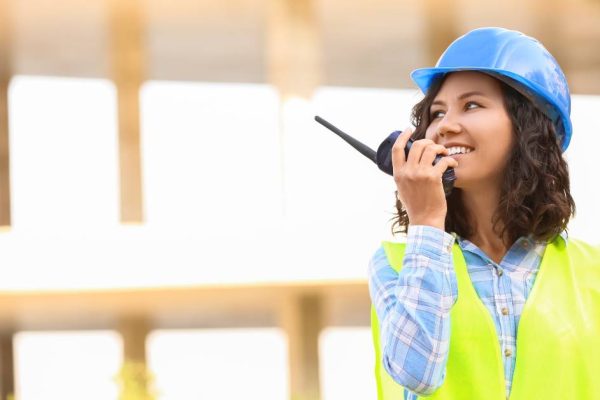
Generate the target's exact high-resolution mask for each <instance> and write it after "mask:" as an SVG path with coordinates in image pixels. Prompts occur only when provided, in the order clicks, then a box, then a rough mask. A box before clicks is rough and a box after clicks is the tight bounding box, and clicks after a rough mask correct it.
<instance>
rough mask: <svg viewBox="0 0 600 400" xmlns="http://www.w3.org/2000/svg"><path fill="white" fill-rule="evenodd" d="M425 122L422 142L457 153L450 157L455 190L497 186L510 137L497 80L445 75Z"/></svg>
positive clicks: (509, 148)
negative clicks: (424, 138)
mask: <svg viewBox="0 0 600 400" xmlns="http://www.w3.org/2000/svg"><path fill="white" fill-rule="evenodd" d="M430 120H431V123H430V125H429V127H428V128H427V131H426V133H425V137H426V138H428V139H431V140H433V141H434V142H436V143H438V144H442V145H444V146H445V147H446V148H450V149H451V152H450V154H452V153H453V152H454V151H460V152H461V153H462V154H455V155H451V157H453V158H455V159H456V160H457V161H458V167H456V168H455V169H454V171H455V174H456V182H455V186H456V187H459V188H462V189H479V190H480V189H485V188H486V187H489V186H490V185H492V187H496V188H499V187H500V184H501V182H502V176H503V172H504V169H505V167H506V163H507V160H508V158H509V155H510V153H511V151H512V148H513V144H514V137H513V129H512V123H511V121H510V118H509V116H508V114H507V112H506V109H505V108H504V101H503V94H502V88H501V84H500V82H499V81H497V80H496V79H494V78H492V77H490V76H488V75H486V74H483V73H479V72H472V71H461V72H454V73H451V74H450V75H449V76H448V77H447V78H446V79H445V81H444V83H443V84H442V87H441V88H440V91H439V92H438V94H437V95H436V96H435V98H434V100H433V103H432V105H431V108H430ZM461 147H463V148H462V149H460V148H461ZM465 148H466V149H465ZM465 150H466V153H465Z"/></svg>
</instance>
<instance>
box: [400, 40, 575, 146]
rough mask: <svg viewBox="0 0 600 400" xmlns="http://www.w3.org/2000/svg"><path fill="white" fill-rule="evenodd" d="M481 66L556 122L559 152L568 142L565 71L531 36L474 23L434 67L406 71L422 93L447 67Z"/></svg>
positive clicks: (569, 126)
mask: <svg viewBox="0 0 600 400" xmlns="http://www.w3.org/2000/svg"><path fill="white" fill-rule="evenodd" d="M456 71H481V72H484V73H487V74H490V75H492V76H494V77H496V78H498V79H500V80H501V81H503V82H505V83H507V84H509V85H510V86H511V87H513V88H515V89H516V90H517V91H519V92H520V93H522V94H523V95H525V96H526V97H527V98H528V99H530V100H531V101H532V102H533V103H534V104H535V105H536V106H537V107H538V108H539V109H540V110H541V111H542V112H543V113H544V114H546V115H547V116H548V117H549V118H550V119H551V120H552V121H553V122H554V126H555V127H556V133H557V135H559V138H560V139H561V140H560V142H561V146H562V151H565V150H566V149H567V147H568V146H569V142H570V141H571V133H572V130H573V126H572V124H571V118H570V115H571V95H570V93H569V86H568V84H567V79H566V78H565V74H564V73H563V72H562V70H561V69H560V66H559V65H558V63H557V62H556V60H555V59H554V57H553V56H552V54H550V52H549V51H548V50H546V48H545V47H544V46H543V45H542V44H541V43H540V42H539V41H537V40H536V39H534V38H532V37H529V36H527V35H525V34H523V33H521V32H518V31H512V30H508V29H504V28H479V29H474V30H472V31H470V32H468V33H467V34H465V35H463V36H461V37H459V38H458V39H456V40H455V41H454V42H453V43H452V44H450V46H449V47H448V48H447V49H446V51H445V52H444V53H443V54H442V56H441V57H440V59H439V60H438V62H437V64H436V66H435V67H434V68H420V69H416V70H414V71H413V72H412V73H411V74H410V76H411V78H412V80H413V81H414V82H415V83H416V84H417V86H419V88H420V89H421V90H422V91H423V93H426V92H427V90H428V89H429V86H430V85H431V84H432V82H433V81H435V80H436V79H437V78H439V77H441V76H442V75H444V74H447V73H449V72H456Z"/></svg>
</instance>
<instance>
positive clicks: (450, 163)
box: [433, 157, 458, 176]
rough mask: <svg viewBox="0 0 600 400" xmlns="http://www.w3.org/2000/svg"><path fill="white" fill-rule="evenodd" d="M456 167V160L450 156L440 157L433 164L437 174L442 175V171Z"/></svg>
mask: <svg viewBox="0 0 600 400" xmlns="http://www.w3.org/2000/svg"><path fill="white" fill-rule="evenodd" d="M456 167H458V161H456V160H455V159H454V158H452V157H442V159H441V160H440V161H439V162H438V163H437V164H435V165H434V166H433V169H434V170H435V171H436V173H437V174H439V176H442V175H443V174H444V172H446V170H447V169H448V168H456Z"/></svg>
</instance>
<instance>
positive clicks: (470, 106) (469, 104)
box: [465, 101, 481, 110]
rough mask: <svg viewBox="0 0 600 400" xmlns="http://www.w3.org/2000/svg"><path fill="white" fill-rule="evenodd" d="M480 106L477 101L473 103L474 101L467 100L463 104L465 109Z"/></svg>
mask: <svg viewBox="0 0 600 400" xmlns="http://www.w3.org/2000/svg"><path fill="white" fill-rule="evenodd" d="M480 107H481V106H480V105H479V104H478V103H475V102H474V101H469V102H467V103H466V104H465V110H471V109H474V108H480Z"/></svg>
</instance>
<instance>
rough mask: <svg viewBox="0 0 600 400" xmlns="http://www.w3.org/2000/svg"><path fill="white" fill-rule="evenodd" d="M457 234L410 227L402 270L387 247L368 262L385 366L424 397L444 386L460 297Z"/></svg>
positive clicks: (396, 379) (402, 382)
mask: <svg viewBox="0 0 600 400" xmlns="http://www.w3.org/2000/svg"><path fill="white" fill-rule="evenodd" d="M453 244H454V237H453V236H452V235H450V234H448V233H446V232H444V231H443V230H441V229H438V228H434V227H431V226H424V225H415V226H409V229H408V236H407V242H406V252H405V255H404V259H403V263H402V269H401V270H400V272H399V273H398V272H396V271H395V270H394V269H393V268H392V266H391V265H390V263H389V261H388V259H387V256H386V255H385V251H384V249H383V247H380V248H379V249H378V250H377V251H376V252H375V254H374V255H373V257H372V258H371V261H370V263H369V291H370V295H371V300H372V302H373V304H374V306H375V310H376V312H377V317H378V319H379V324H380V333H381V338H380V340H381V348H382V354H383V360H382V362H383V365H384V367H385V369H386V371H387V372H388V373H389V374H390V376H392V378H394V380H395V381H396V382H398V383H399V384H401V385H402V386H404V387H405V388H407V389H409V390H410V391H413V392H415V393H417V394H419V395H428V394H431V393H433V392H434V391H435V390H436V389H437V388H438V387H440V386H441V384H442V382H443V380H444V375H445V367H446V361H447V359H448V348H449V339H450V310H451V308H452V306H453V304H454V302H455V301H456V296H457V289H456V276H455V274H454V268H453V265H452V245H453Z"/></svg>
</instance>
